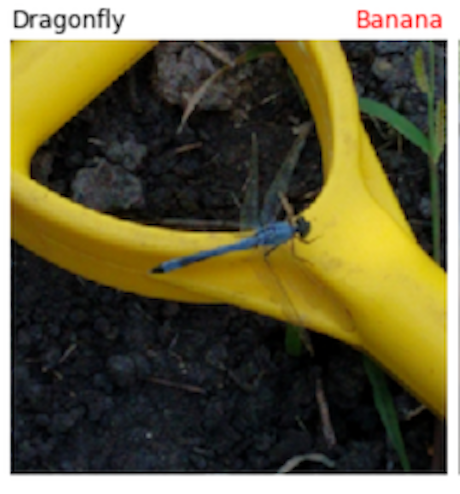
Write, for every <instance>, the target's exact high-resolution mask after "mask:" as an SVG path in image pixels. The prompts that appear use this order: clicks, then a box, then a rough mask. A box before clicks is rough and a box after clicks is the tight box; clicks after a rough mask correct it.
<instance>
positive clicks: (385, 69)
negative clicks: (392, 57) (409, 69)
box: [371, 57, 394, 81]
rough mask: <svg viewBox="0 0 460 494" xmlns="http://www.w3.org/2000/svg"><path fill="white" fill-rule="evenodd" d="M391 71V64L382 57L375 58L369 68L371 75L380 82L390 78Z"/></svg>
mask: <svg viewBox="0 0 460 494" xmlns="http://www.w3.org/2000/svg"><path fill="white" fill-rule="evenodd" d="M393 70H394V68H393V65H392V64H391V62H389V61H388V60H387V59H386V58H382V57H378V58H376V59H375V60H374V63H373V64H372V68H371V71H372V73H373V74H374V75H375V76H376V77H378V78H379V79H380V80H382V81H385V80H387V79H388V78H390V77H391V75H392V73H393Z"/></svg>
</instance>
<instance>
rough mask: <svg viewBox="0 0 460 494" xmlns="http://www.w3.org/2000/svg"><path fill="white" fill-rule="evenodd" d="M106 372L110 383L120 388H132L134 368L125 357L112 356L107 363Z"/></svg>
mask: <svg viewBox="0 0 460 494" xmlns="http://www.w3.org/2000/svg"><path fill="white" fill-rule="evenodd" d="M107 370H108V372H109V374H110V377H111V379H112V381H113V382H114V383H115V384H116V385H117V386H119V387H120V388H127V387H129V386H132V385H133V384H134V382H135V381H136V366H135V364H134V361H133V359H132V358H131V357H129V356H127V355H114V356H112V357H110V358H109V360H108V361H107Z"/></svg>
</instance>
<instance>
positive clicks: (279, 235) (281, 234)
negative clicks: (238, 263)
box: [150, 122, 312, 274]
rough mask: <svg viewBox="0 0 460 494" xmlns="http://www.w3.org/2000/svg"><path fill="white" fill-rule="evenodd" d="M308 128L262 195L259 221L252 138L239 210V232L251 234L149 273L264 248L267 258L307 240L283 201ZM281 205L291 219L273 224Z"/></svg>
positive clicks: (304, 227) (306, 226) (303, 224)
mask: <svg viewBox="0 0 460 494" xmlns="http://www.w3.org/2000/svg"><path fill="white" fill-rule="evenodd" d="M311 127H312V123H311V122H308V123H306V124H303V125H302V126H300V128H299V133H298V136H297V138H296V140H295V142H294V144H293V146H292V148H291V150H290V152H289V153H288V155H287V156H286V158H285V160H284V162H283V164H282V165H281V167H280V168H279V170H278V172H277V175H276V177H275V179H274V180H273V182H272V184H271V186H270V188H269V190H268V192H267V194H266V195H265V198H264V204H263V207H262V211H261V214H260V218H258V212H257V210H258V175H259V173H258V164H257V162H258V158H257V143H256V140H255V137H253V145H252V147H253V152H252V160H251V169H250V175H249V179H248V184H247V189H246V194H245V196H244V200H243V205H242V207H241V218H240V226H241V229H243V230H247V229H254V230H255V232H254V234H253V235H251V236H249V237H246V238H243V239H242V240H239V241H237V242H235V243H232V244H228V245H222V246H220V247H216V248H213V249H208V250H203V251H200V252H197V253H195V254H191V255H188V256H184V257H178V258H175V259H171V260H169V261H166V262H163V263H161V264H160V265H158V266H156V267H154V268H153V269H152V270H151V271H150V272H151V273H154V274H160V273H169V272H171V271H175V270H177V269H181V268H184V267H185V266H189V265H190V264H195V263H197V262H201V261H205V260H206V259H210V258H213V257H216V256H221V255H225V254H228V253H230V252H236V251H243V250H248V249H254V248H257V247H263V248H264V249H265V251H264V256H265V258H266V259H267V258H268V256H269V254H270V253H272V252H273V251H274V250H275V249H277V248H278V247H280V246H281V245H284V244H286V243H287V242H289V241H291V240H292V239H293V238H294V237H297V238H299V239H300V240H301V241H306V237H307V236H308V234H309V232H310V223H309V222H308V221H306V220H305V219H304V218H303V217H302V216H299V217H297V218H295V219H294V220H293V219H292V211H291V210H290V208H289V205H288V203H287V200H286V199H285V198H284V193H285V192H286V191H287V188H288V185H289V181H290V178H291V175H292V173H293V171H294V168H295V166H296V164H297V161H298V159H299V156H300V153H301V152H302V149H303V147H304V145H305V141H306V138H307V135H308V133H309V132H310V130H311ZM281 204H283V205H284V207H285V209H286V212H287V213H288V216H290V218H289V219H288V221H276V217H277V215H278V213H279V211H280V209H281ZM260 225H263V226H260Z"/></svg>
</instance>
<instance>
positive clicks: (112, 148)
mask: <svg viewBox="0 0 460 494" xmlns="http://www.w3.org/2000/svg"><path fill="white" fill-rule="evenodd" d="M147 153H148V148H147V146H146V145H145V144H139V143H137V142H136V139H135V138H134V136H133V135H132V134H129V136H128V138H127V139H126V140H125V141H123V142H119V141H113V142H111V143H110V144H109V146H108V147H107V149H106V151H105V155H106V156H107V158H108V159H109V160H110V161H112V162H114V163H119V164H120V165H122V166H123V168H126V170H129V171H134V170H136V169H137V168H138V167H139V165H140V163H141V162H142V160H143V159H144V158H145V156H147Z"/></svg>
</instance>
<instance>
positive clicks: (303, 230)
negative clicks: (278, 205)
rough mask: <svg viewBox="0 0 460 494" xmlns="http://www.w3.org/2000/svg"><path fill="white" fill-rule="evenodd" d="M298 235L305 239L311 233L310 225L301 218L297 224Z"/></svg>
mask: <svg viewBox="0 0 460 494" xmlns="http://www.w3.org/2000/svg"><path fill="white" fill-rule="evenodd" d="M296 229H297V233H298V234H299V236H300V237H301V238H305V237H306V236H307V235H308V234H309V233H310V223H309V222H308V221H306V220H305V219H303V218H302V216H300V217H299V218H297V222H296Z"/></svg>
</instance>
